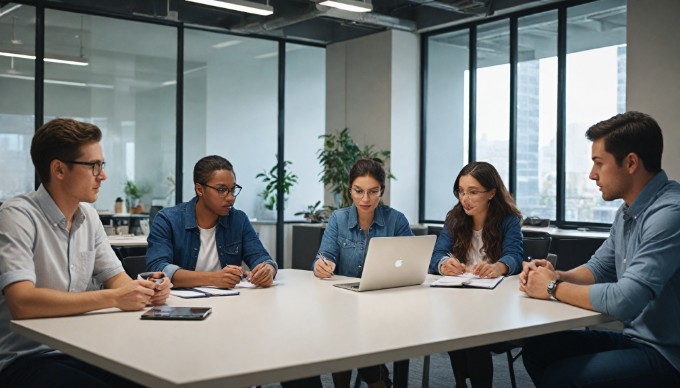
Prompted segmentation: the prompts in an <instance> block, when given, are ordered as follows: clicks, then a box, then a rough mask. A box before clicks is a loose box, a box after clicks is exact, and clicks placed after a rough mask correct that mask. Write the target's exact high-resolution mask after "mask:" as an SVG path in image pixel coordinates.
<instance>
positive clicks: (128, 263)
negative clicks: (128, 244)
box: [121, 256, 146, 279]
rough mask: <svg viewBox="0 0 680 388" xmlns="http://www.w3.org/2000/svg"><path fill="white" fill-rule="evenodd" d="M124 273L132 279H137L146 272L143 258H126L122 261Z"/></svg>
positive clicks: (144, 258)
mask: <svg viewBox="0 0 680 388" xmlns="http://www.w3.org/2000/svg"><path fill="white" fill-rule="evenodd" d="M121 261H122V262H123V268H124V269H125V272H127V274H128V275H129V276H130V277H131V278H132V279H137V275H138V274H140V273H142V272H145V271H146V257H145V256H128V257H124V258H123V259H122V260H121Z"/></svg>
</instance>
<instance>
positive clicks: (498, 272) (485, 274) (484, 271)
mask: <svg viewBox="0 0 680 388" xmlns="http://www.w3.org/2000/svg"><path fill="white" fill-rule="evenodd" d="M470 272H471V273H472V274H473V275H476V276H479V277H480V278H497V277H499V276H503V275H505V274H506V273H508V267H507V266H506V265H505V264H503V263H501V262H500V261H497V262H495V263H493V264H490V263H477V264H475V265H473V266H472V268H471V269H470Z"/></svg>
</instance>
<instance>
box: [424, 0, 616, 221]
mask: <svg viewBox="0 0 680 388" xmlns="http://www.w3.org/2000/svg"><path fill="white" fill-rule="evenodd" d="M597 1H600V0H574V1H568V2H567V1H564V2H560V3H558V4H547V5H544V6H540V7H535V8H531V9H529V10H526V11H519V12H516V13H512V14H509V15H502V16H497V17H489V18H485V19H483V20H478V21H475V22H471V23H466V24H463V25H459V26H454V27H450V28H447V29H441V30H436V31H430V32H427V33H424V34H422V35H421V47H422V48H423V49H422V54H421V55H422V57H421V65H422V69H423V70H422V73H421V82H422V85H424V86H423V91H422V92H421V104H422V107H423V109H421V129H420V130H421V138H422V139H426V138H427V136H428V133H427V130H428V127H427V126H428V122H427V121H428V120H427V119H428V117H427V111H428V97H429V96H428V94H427V85H428V82H432V81H431V80H429V79H428V76H429V74H428V55H429V54H428V53H429V42H430V39H431V38H433V37H436V36H438V35H443V34H447V33H452V32H462V31H468V34H469V46H468V47H469V63H470V66H469V74H468V77H469V78H468V84H469V97H468V99H469V104H468V107H467V112H466V114H467V116H468V117H469V118H470V119H469V123H468V128H467V136H466V139H465V140H466V141H467V142H468V150H469V152H468V161H469V162H472V161H476V160H478V159H477V142H476V138H477V122H476V120H475V117H476V115H477V108H478V107H477V104H476V103H475V101H476V99H477V91H478V90H477V88H478V74H477V69H478V66H477V49H478V47H477V34H478V30H479V28H480V26H484V25H487V24H490V23H494V22H498V21H502V20H507V21H509V24H510V31H509V35H510V84H509V89H510V96H509V105H510V107H509V109H510V118H509V123H508V128H509V139H510V140H509V152H508V154H509V160H508V166H509V170H510V171H509V174H508V179H507V181H505V184H506V186H507V187H508V189H509V191H510V192H511V194H512V195H513V196H515V195H516V193H517V167H518V166H517V161H516V157H517V137H518V136H517V135H518V134H517V114H518V113H517V112H518V108H517V99H518V90H517V89H518V87H517V85H518V62H519V61H520V59H519V56H518V20H519V19H521V18H522V17H526V16H531V15H537V14H540V13H544V12H549V11H557V23H558V28H557V85H556V90H557V96H556V100H557V112H556V121H557V122H556V138H555V141H556V144H557V149H556V159H557V162H556V171H555V174H556V204H555V218H554V219H551V223H552V224H554V225H556V226H558V227H563V228H577V227H591V228H600V227H603V228H608V227H610V226H611V223H601V222H581V221H568V220H566V217H565V203H566V177H565V169H566V162H565V161H566V152H567V151H566V111H567V106H566V105H567V102H566V93H567V77H566V74H567V65H566V63H567V54H568V52H567V12H568V10H569V9H570V8H572V7H578V6H580V5H583V4H588V3H596V2H597ZM605 118H606V117H603V118H602V119H605ZM593 124H594V123H593ZM584 131H585V129H584ZM427 152H428V150H427V144H426V142H425V141H423V142H422V143H421V156H420V163H421V176H420V195H419V198H420V203H419V222H421V223H429V224H441V223H443V222H444V220H443V217H444V215H445V214H442V216H441V217H442V218H441V219H433V218H431V217H427V216H426V213H427V211H426V206H427V204H426V198H427V177H428V175H427V170H428V166H427ZM583 157H586V156H583ZM451 174H452V175H453V178H455V174H457V171H455V172H452V173H451ZM447 178H448V177H447ZM583 179H587V177H586V176H584V177H583ZM451 183H453V179H451ZM442 195H443V193H442ZM525 216H530V215H525Z"/></svg>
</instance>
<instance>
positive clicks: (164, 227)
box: [146, 155, 277, 288]
mask: <svg viewBox="0 0 680 388" xmlns="http://www.w3.org/2000/svg"><path fill="white" fill-rule="evenodd" d="M241 189H242V187H241V186H239V185H238V184H236V175H235V174H234V167H233V166H232V164H231V163H230V162H229V161H228V160H226V159H225V158H223V157H221V156H217V155H213V156H206V157H204V158H202V159H201V160H199V161H198V162H197V163H196V165H195V166H194V190H195V192H196V196H195V197H194V198H193V199H192V200H190V201H189V202H184V203H181V204H179V205H177V206H173V207H170V208H165V209H162V210H161V211H160V212H159V213H158V214H157V215H156V217H155V219H154V222H153V225H151V231H150V233H149V237H148V242H149V248H148V251H147V254H146V264H147V268H148V269H149V270H150V271H163V272H164V273H165V274H166V275H167V276H168V277H169V278H170V279H172V282H173V284H174V285H175V286H176V287H196V286H215V287H220V288H234V287H235V286H236V284H238V283H239V282H240V281H241V279H242V278H246V279H247V280H249V281H250V282H251V283H253V284H254V285H256V286H260V287H269V286H271V285H272V283H273V281H274V276H275V275H276V271H277V266H276V262H275V261H274V260H272V258H271V256H270V255H269V253H268V252H267V250H266V249H265V248H264V246H263V245H262V242H261V241H260V238H259V237H258V235H257V233H256V232H255V229H253V226H252V224H251V223H250V220H249V219H248V216H247V215H246V214H245V213H244V212H242V211H240V210H237V209H236V208H235V207H234V203H235V202H236V196H237V195H238V194H239V193H240V192H241ZM243 261H245V263H246V264H247V265H248V267H249V268H251V271H250V273H244V271H243V269H242V267H241V262H243Z"/></svg>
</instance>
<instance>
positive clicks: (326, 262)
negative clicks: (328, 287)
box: [319, 255, 335, 277]
mask: <svg viewBox="0 0 680 388" xmlns="http://www.w3.org/2000/svg"><path fill="white" fill-rule="evenodd" d="M319 259H320V260H321V261H322V262H323V264H324V266H325V267H326V270H327V271H328V272H329V273H330V275H331V276H330V277H333V270H334V269H335V268H333V267H334V266H333V264H331V263H329V262H328V260H327V259H326V257H325V256H324V255H319Z"/></svg>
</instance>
